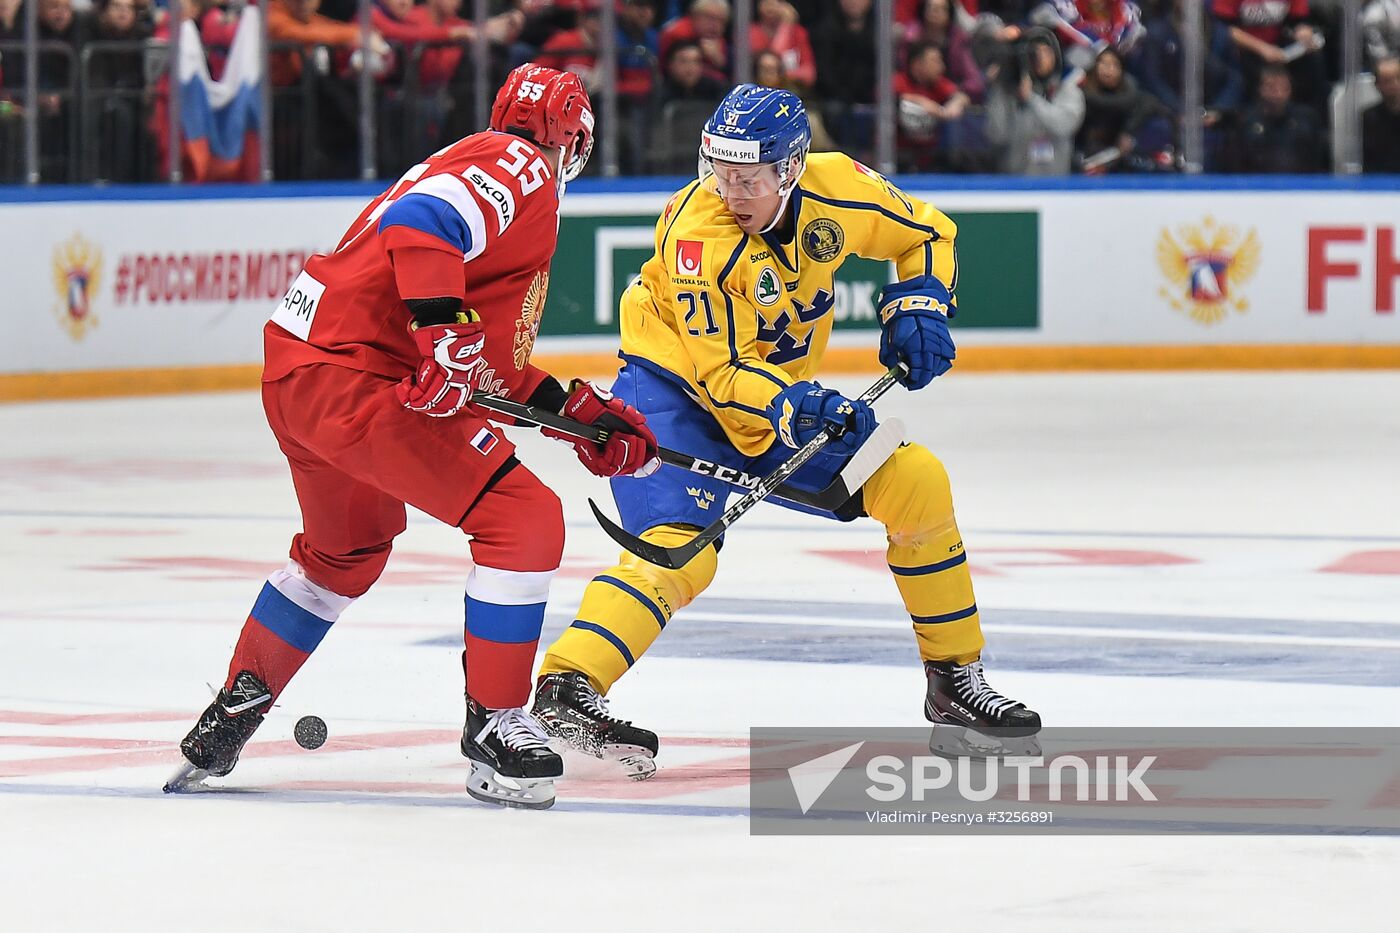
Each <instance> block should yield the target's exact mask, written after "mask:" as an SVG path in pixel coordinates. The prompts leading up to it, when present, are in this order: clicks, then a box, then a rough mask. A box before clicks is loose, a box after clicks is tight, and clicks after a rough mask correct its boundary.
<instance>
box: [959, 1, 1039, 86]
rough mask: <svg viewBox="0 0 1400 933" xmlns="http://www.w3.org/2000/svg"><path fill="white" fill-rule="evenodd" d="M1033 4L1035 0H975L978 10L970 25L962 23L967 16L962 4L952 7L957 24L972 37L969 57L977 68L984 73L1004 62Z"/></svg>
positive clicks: (1019, 34)
mask: <svg viewBox="0 0 1400 933" xmlns="http://www.w3.org/2000/svg"><path fill="white" fill-rule="evenodd" d="M1034 5H1037V0H977V8H978V10H979V11H980V12H979V13H978V14H977V16H976V18H975V19H971V23H970V25H963V24H964V22H965V21H966V20H967V19H969V17H968V16H967V13H966V11H965V10H964V8H963V5H962V4H961V3H959V4H958V5H957V6H956V7H954V9H955V10H956V11H957V15H956V17H955V18H956V19H957V21H958V24H959V25H960V26H963V28H964V29H966V31H967V33H968V35H969V36H971V38H972V58H973V60H974V61H975V62H976V63H977V67H979V68H981V69H982V70H983V72H986V71H989V70H990V69H992V68H993V67H995V66H998V65H1001V64H1003V63H1004V62H1005V61H1006V59H1007V57H1008V56H1009V55H1010V53H1011V46H1012V45H1013V44H1014V43H1015V42H1016V41H1017V40H1019V39H1020V38H1021V33H1022V31H1023V30H1024V29H1025V25H1024V24H1025V23H1026V22H1027V20H1028V19H1029V16H1030V10H1031V7H1032V6H1034Z"/></svg>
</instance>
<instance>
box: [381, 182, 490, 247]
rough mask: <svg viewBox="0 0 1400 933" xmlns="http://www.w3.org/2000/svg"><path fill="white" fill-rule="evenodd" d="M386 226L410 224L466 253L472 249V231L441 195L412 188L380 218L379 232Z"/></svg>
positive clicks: (415, 228) (411, 227)
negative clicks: (412, 189) (423, 192)
mask: <svg viewBox="0 0 1400 933" xmlns="http://www.w3.org/2000/svg"><path fill="white" fill-rule="evenodd" d="M386 227H408V228H409V229H411V230H421V231H422V232H424V233H426V234H428V235H429V236H435V237H437V238H438V239H439V240H443V241H445V242H447V243H451V244H452V246H453V247H454V248H455V249H456V250H457V251H458V252H459V253H462V254H463V255H465V254H466V253H468V252H470V251H471V248H472V232H471V229H470V228H469V227H467V222H466V221H465V220H463V219H462V215H461V214H459V213H457V209H456V208H455V207H453V206H452V205H451V204H448V203H447V202H446V201H444V200H442V199H441V198H435V197H433V196H432V195H430V194H419V193H417V192H413V191H410V192H409V193H408V194H406V195H404V196H403V197H401V198H399V199H398V200H397V201H395V202H394V203H393V204H390V205H389V209H388V210H387V211H385V212H384V216H383V217H380V218H379V232H380V233H383V232H384V230H385V228H386Z"/></svg>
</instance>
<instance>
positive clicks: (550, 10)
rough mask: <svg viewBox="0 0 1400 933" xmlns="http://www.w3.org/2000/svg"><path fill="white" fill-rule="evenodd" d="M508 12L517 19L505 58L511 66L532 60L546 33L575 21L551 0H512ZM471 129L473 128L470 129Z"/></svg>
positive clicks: (548, 35) (566, 27) (546, 39)
mask: <svg viewBox="0 0 1400 933" xmlns="http://www.w3.org/2000/svg"><path fill="white" fill-rule="evenodd" d="M509 14H510V15H514V16H515V17H517V19H518V23H517V35H516V38H515V40H514V43H515V44H514V45H512V46H511V49H510V59H509V62H508V64H509V65H510V67H512V68H514V67H515V66H516V65H521V64H524V63H525V62H528V61H534V58H535V56H536V55H537V54H539V51H540V49H542V48H543V47H544V44H545V43H546V42H548V41H549V37H550V36H552V35H554V34H555V33H556V32H560V31H562V30H565V29H572V28H573V27H574V26H575V25H576V17H575V15H574V13H573V11H571V10H565V9H562V8H560V7H558V6H555V4H554V3H553V0H515V2H514V5H513V8H512V9H511V10H510V11H509ZM475 131H476V130H475V128H473V129H472V130H470V132H475Z"/></svg>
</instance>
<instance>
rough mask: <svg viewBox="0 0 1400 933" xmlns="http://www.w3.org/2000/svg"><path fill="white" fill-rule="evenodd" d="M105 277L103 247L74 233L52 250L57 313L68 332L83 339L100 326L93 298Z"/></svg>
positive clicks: (55, 310) (55, 311)
mask: <svg viewBox="0 0 1400 933" xmlns="http://www.w3.org/2000/svg"><path fill="white" fill-rule="evenodd" d="M101 281H102V250H100V249H98V247H97V245H96V244H94V243H90V242H88V241H87V240H85V239H83V236H82V234H80V233H75V234H73V237H72V238H71V239H70V240H68V241H67V242H66V243H60V244H59V245H58V246H56V247H54V251H53V284H54V290H55V291H57V292H58V297H59V302H60V303H59V304H58V305H56V306H55V308H54V313H55V315H56V316H57V317H58V322H59V323H60V324H62V325H63V329H64V330H66V331H68V336H70V337H72V338H73V339H74V340H82V339H83V338H84V337H85V336H87V332H88V330H89V329H90V328H93V327H96V326H97V318H96V317H94V316H93V313H92V299H93V296H94V295H96V294H97V286H98V284H99V283H100V282H101Z"/></svg>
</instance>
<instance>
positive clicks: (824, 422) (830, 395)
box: [768, 382, 876, 454]
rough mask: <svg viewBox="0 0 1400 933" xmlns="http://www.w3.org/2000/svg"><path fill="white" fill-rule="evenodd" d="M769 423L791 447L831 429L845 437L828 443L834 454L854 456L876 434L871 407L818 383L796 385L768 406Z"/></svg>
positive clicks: (780, 438)
mask: <svg viewBox="0 0 1400 933" xmlns="http://www.w3.org/2000/svg"><path fill="white" fill-rule="evenodd" d="M768 420H769V421H771V422H773V430H774V431H776V432H778V439H779V440H781V441H782V442H783V443H784V444H786V445H787V446H789V447H803V446H805V445H806V444H807V442H808V441H810V440H811V439H812V438H814V437H816V436H817V434H818V433H820V432H821V431H823V430H825V429H826V428H827V426H828V425H831V426H833V427H837V428H844V429H845V433H843V434H841V435H839V436H837V437H835V438H833V439H832V440H831V441H830V442H828V443H827V446H826V448H825V449H826V450H828V451H832V452H834V453H847V454H851V453H855V452H856V450H857V449H858V448H859V447H860V445H861V444H863V443H865V440H866V438H868V437H869V436H870V434H871V432H873V431H874V430H875V426H876V425H875V412H874V410H873V409H872V408H871V407H870V405H869V403H867V402H862V401H858V400H855V399H849V398H846V397H845V396H843V395H842V394H841V393H840V392H837V391H836V390H835V389H823V388H822V387H821V386H819V385H817V384H816V383H815V382H797V383H793V384H792V385H790V386H788V387H787V388H786V389H784V390H783V391H781V392H779V393H778V394H777V396H776V397H775V398H774V399H773V403H772V404H771V405H769V406H768Z"/></svg>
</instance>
